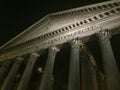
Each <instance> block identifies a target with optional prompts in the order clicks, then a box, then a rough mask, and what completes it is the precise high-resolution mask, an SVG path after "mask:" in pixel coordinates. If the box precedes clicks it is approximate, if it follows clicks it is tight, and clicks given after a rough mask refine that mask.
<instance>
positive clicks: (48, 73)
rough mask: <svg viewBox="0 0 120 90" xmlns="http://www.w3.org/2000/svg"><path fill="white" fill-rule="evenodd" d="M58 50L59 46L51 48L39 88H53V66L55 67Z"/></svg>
mask: <svg viewBox="0 0 120 90" xmlns="http://www.w3.org/2000/svg"><path fill="white" fill-rule="evenodd" d="M58 51H59V49H58V48H57V47H51V48H50V49H49V53H48V57H47V61H46V65H45V68H44V71H43V76H42V80H41V84H40V88H39V90H53V82H54V77H53V68H54V62H55V57H56V54H57V52H58Z"/></svg>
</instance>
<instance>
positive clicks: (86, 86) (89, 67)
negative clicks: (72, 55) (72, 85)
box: [80, 46, 98, 90]
mask: <svg viewBox="0 0 120 90" xmlns="http://www.w3.org/2000/svg"><path fill="white" fill-rule="evenodd" d="M80 55H81V89H82V90H98V86H97V78H96V72H95V69H94V68H93V65H95V62H94V60H90V59H93V58H91V57H92V55H90V53H89V52H88V50H86V47H85V46H84V48H83V49H82V50H81V54H80Z"/></svg>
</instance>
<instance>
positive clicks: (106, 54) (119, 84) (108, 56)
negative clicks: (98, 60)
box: [98, 31, 120, 90]
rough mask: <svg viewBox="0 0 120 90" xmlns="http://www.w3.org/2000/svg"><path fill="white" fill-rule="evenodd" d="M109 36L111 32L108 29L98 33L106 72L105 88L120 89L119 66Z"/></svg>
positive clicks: (108, 89)
mask: <svg viewBox="0 0 120 90" xmlns="http://www.w3.org/2000/svg"><path fill="white" fill-rule="evenodd" d="M109 38H110V33H109V32H108V31H100V32H99V33H98V40H99V44H100V49H101V55H102V61H103V66H104V74H105V84H106V85H105V87H106V89H105V90H119V89H120V74H119V72H118V67H117V64H116V61H115V57H114V54H113V51H112V47H111V43H110V40H109Z"/></svg>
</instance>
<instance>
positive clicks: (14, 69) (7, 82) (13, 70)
mask: <svg viewBox="0 0 120 90" xmlns="http://www.w3.org/2000/svg"><path fill="white" fill-rule="evenodd" d="M22 61H23V58H21V57H17V58H16V61H15V63H14V64H13V66H12V68H11V70H10V72H9V74H8V76H7V78H6V80H5V82H4V84H3V86H2V88H1V90H11V87H12V84H13V81H14V79H15V77H16V75H17V72H18V69H19V67H20V65H21V63H22Z"/></svg>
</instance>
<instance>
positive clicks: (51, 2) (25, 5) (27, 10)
mask: <svg viewBox="0 0 120 90" xmlns="http://www.w3.org/2000/svg"><path fill="white" fill-rule="evenodd" d="M102 1H107V0H1V2H0V46H1V45H2V44H4V43H5V42H7V41H8V40H10V39H12V38H13V37H14V36H16V35H17V34H19V33H20V32H22V31H24V29H26V28H27V27H29V26H30V25H32V24H33V23H35V22H36V21H38V20H39V19H41V18H42V17H44V16H45V15H46V14H48V13H52V12H56V11H61V10H65V9H70V8H75V7H80V6H84V5H88V4H91V3H98V2H102Z"/></svg>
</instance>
